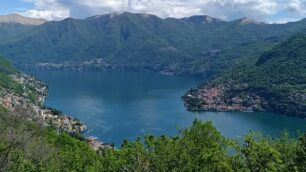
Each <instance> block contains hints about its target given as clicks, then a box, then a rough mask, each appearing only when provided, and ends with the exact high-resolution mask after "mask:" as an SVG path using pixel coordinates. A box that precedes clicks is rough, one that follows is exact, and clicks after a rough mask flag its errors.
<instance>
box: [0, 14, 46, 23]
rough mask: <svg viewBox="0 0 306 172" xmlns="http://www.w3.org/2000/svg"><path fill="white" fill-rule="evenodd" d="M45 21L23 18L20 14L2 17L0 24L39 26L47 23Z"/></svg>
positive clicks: (0, 16)
mask: <svg viewBox="0 0 306 172" xmlns="http://www.w3.org/2000/svg"><path fill="white" fill-rule="evenodd" d="M46 22H47V21H46V20H44V19H35V18H29V17H25V16H22V15H20V14H9V15H0V23H18V24H23V25H34V26H38V25H41V24H44V23H46Z"/></svg>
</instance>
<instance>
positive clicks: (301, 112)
mask: <svg viewBox="0 0 306 172" xmlns="http://www.w3.org/2000/svg"><path fill="white" fill-rule="evenodd" d="M305 54H306V35H305V34H297V35H294V36H292V37H291V38H289V39H288V40H285V41H283V42H281V43H279V44H278V45H276V46H274V47H273V48H272V49H270V50H267V51H266V52H264V53H262V54H261V55H260V56H259V57H258V58H257V60H250V59H249V60H245V61H242V62H241V63H240V64H239V65H237V66H235V67H233V68H232V69H231V70H228V71H227V72H225V73H223V74H220V76H219V77H217V78H216V79H214V80H212V81H209V82H208V83H205V84H202V85H201V86H199V87H198V88H197V89H192V90H191V91H189V92H188V93H187V94H186V95H185V96H184V97H183V99H184V100H185V102H186V106H187V107H188V109H189V110H195V111H201V110H217V111H236V110H239V111H240V110H243V111H248V110H251V111H269V112H275V113H280V114H286V115H292V116H300V117H305V116H306V91H305V90H306V56H305Z"/></svg>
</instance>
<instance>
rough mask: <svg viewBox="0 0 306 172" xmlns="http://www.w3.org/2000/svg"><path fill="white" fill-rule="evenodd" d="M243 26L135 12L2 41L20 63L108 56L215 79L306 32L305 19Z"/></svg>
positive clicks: (118, 63)
mask: <svg viewBox="0 0 306 172" xmlns="http://www.w3.org/2000/svg"><path fill="white" fill-rule="evenodd" d="M208 20H211V22H206V21H208ZM241 22H242V19H241V20H236V21H232V22H225V21H221V20H218V19H212V18H210V17H208V16H193V17H190V18H183V19H171V18H170V19H161V18H159V17H157V16H154V15H145V14H133V13H123V14H118V15H114V14H107V15H101V16H94V17H89V18H87V19H84V20H79V19H72V18H68V19H65V20H62V21H57V22H48V23H46V24H43V25H40V26H38V27H35V28H33V29H30V30H29V31H27V32H24V33H23V34H19V35H17V36H14V37H10V38H8V40H6V41H0V52H1V53H2V54H4V55H5V56H7V57H9V58H10V59H11V60H12V61H13V62H14V63H15V64H19V65H24V64H30V65H31V64H34V63H38V62H52V63H63V62H70V63H77V64H79V63H80V62H83V61H86V60H93V59H95V58H102V59H103V62H105V63H106V64H108V65H109V66H110V67H111V68H119V69H134V70H146V71H147V70H150V71H158V72H160V71H163V72H166V73H174V74H184V75H207V76H211V75H212V74H215V73H218V72H220V71H223V70H224V69H227V68H229V67H232V66H233V65H234V64H235V62H236V61H238V60H240V59H241V58H244V57H245V56H248V55H250V54H257V53H259V52H262V50H264V49H265V48H266V47H270V46H272V45H273V44H275V43H276V42H279V41H280V40H283V39H285V38H287V37H288V36H289V35H291V34H292V33H297V32H300V31H302V30H303V29H305V28H306V24H305V21H299V22H296V23H290V24H283V25H275V24H271V25H269V24H256V23H250V24H246V25H245V24H241ZM0 28H1V26H0ZM102 67H103V66H102Z"/></svg>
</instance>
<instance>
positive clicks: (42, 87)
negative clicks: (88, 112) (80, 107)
mask: <svg viewBox="0 0 306 172" xmlns="http://www.w3.org/2000/svg"><path fill="white" fill-rule="evenodd" d="M10 77H11V78H12V79H13V80H14V81H16V82H17V83H19V84H21V85H23V86H24V87H25V86H28V87H31V88H33V89H34V90H35V94H36V97H35V99H34V100H29V99H28V98H27V97H26V96H28V95H18V94H17V93H14V92H13V91H9V90H3V91H2V95H0V105H2V106H3V107H4V108H6V109H8V110H9V111H12V112H14V111H17V110H19V109H27V110H29V111H31V115H29V116H28V118H29V120H32V121H35V122H38V123H40V124H42V125H43V126H44V127H47V128H51V129H53V130H54V131H55V132H56V133H62V132H66V133H68V134H69V135H71V136H72V137H76V136H81V137H83V139H81V140H83V141H85V142H87V143H88V144H89V145H90V146H91V147H92V148H93V149H94V150H96V151H98V150H100V149H106V148H114V146H113V145H112V144H106V143H103V141H101V140H99V139H98V138H96V137H94V136H84V135H83V134H82V133H84V132H86V131H87V130H88V128H87V125H86V124H85V123H83V122H81V121H80V120H79V119H77V118H74V117H73V116H70V115H67V114H64V113H63V112H61V111H59V110H57V109H55V108H51V107H46V106H45V105H44V102H45V99H46V97H47V95H48V86H47V84H45V83H44V82H43V81H41V80H39V78H37V77H36V76H34V75H28V74H25V73H18V74H12V75H10Z"/></svg>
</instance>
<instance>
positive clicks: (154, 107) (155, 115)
mask: <svg viewBox="0 0 306 172" xmlns="http://www.w3.org/2000/svg"><path fill="white" fill-rule="evenodd" d="M30 73H32V74H34V75H36V76H37V77H39V78H40V79H41V80H43V81H45V82H46V83H47V84H48V85H49V95H48V97H47V100H46V102H45V104H46V105H47V106H50V107H55V108H57V109H59V110H61V111H63V112H64V113H66V114H68V115H71V116H74V117H76V118H78V119H80V120H81V121H83V122H85V123H86V124H87V125H88V126H89V131H88V132H86V133H85V135H91V136H96V137H98V138H99V139H100V140H102V141H104V142H107V143H115V145H116V146H119V145H120V143H121V142H122V141H123V139H125V138H126V139H130V140H132V139H135V138H136V137H137V136H141V135H144V134H155V135H162V134H169V135H173V134H176V133H177V129H178V128H186V127H188V126H190V125H191V123H192V121H193V120H194V119H195V118H199V119H202V120H210V121H212V122H213V124H214V125H215V126H216V127H217V129H218V130H219V131H220V132H221V133H222V134H223V135H225V136H227V137H232V138H235V137H241V136H242V135H244V134H246V133H247V132H248V131H249V130H255V131H261V132H263V133H264V134H271V135H277V134H279V133H280V132H281V131H283V130H285V129H286V130H288V131H290V132H291V133H293V134H296V133H297V131H298V130H299V131H306V120H304V119H299V118H294V117H287V116H282V115H275V114H269V113H241V112H231V113H230V112H222V113H220V112H219V113H215V112H204V113H191V112H188V111H186V109H185V107H184V105H183V102H182V100H181V96H182V95H183V94H184V93H185V92H186V91H187V90H188V89H189V88H192V87H196V86H197V85H198V84H199V83H201V82H202V81H203V79H201V78H195V77H179V76H164V75H158V74H152V73H145V72H126V71H124V72H123V71H119V72H118V71H99V72H77V71H75V72H71V71H70V72H64V71H31V72H30Z"/></svg>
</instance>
